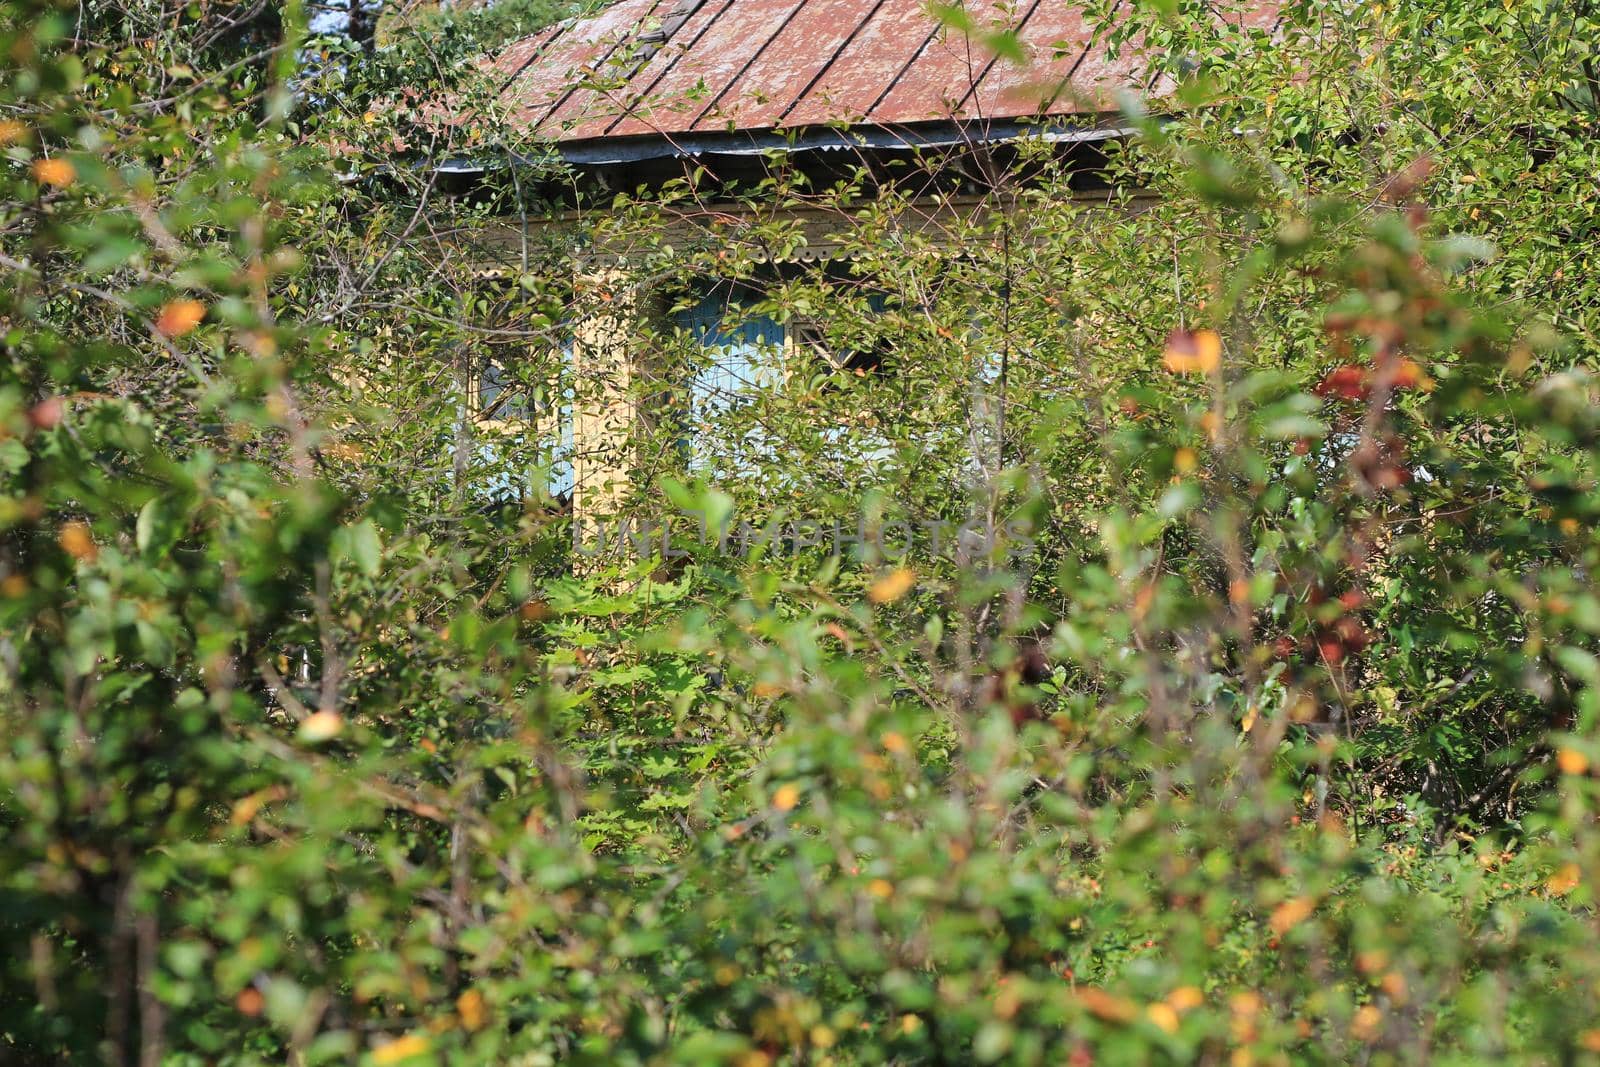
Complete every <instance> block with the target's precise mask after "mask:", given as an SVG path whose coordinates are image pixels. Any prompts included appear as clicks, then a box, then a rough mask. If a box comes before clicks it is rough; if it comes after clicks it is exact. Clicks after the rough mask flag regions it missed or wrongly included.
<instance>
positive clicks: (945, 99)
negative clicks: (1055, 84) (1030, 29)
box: [867, 0, 1027, 123]
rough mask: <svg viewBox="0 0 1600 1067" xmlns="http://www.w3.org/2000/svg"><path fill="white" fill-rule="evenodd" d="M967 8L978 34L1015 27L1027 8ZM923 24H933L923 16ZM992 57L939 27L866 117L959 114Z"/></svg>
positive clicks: (895, 119)
mask: <svg viewBox="0 0 1600 1067" xmlns="http://www.w3.org/2000/svg"><path fill="white" fill-rule="evenodd" d="M968 8H969V14H970V16H971V18H972V20H973V22H974V23H975V24H976V25H977V26H978V27H979V28H980V29H983V30H1001V29H1010V28H1014V27H1015V26H1016V25H1017V23H1018V22H1019V21H1020V19H1021V17H1022V14H1023V13H1025V12H1026V10H1027V9H1026V8H1024V11H1023V12H1018V11H1017V10H1016V8H1015V6H1014V5H1013V4H1011V3H1009V2H1005V0H1001V2H998V3H991V2H986V0H980V2H976V3H973V4H970V5H968ZM923 25H925V26H929V27H932V26H933V25H935V24H934V23H933V22H932V20H931V19H930V18H929V17H928V16H926V15H924V16H923ZM993 59H994V56H993V54H992V53H991V52H989V51H988V50H987V49H985V48H984V47H983V45H982V44H981V43H980V42H979V41H978V40H977V39H976V38H969V37H967V36H966V35H965V34H961V33H957V32H955V31H954V30H952V29H951V28H950V27H948V26H939V27H938V32H937V33H935V34H934V35H933V37H932V38H930V39H928V40H927V43H926V44H925V45H924V46H923V47H922V49H921V50H920V51H918V52H917V54H916V56H915V58H914V59H913V61H912V63H911V64H910V65H909V66H907V67H906V69H905V70H904V71H903V72H902V73H901V75H900V77H899V78H897V79H896V80H895V83H894V85H893V86H891V87H890V89H889V91H888V92H887V93H885V94H884V96H883V99H882V100H880V101H878V103H877V104H876V105H875V106H874V107H873V108H872V110H871V111H869V112H868V113H867V118H868V120H869V121H871V122H877V123H901V122H921V121H925V120H926V119H928V118H931V117H938V118H951V117H954V116H956V115H959V114H960V109H961V102H962V101H963V100H964V99H965V98H966V97H967V94H968V91H969V90H970V89H971V88H972V87H973V86H974V85H975V84H977V82H978V80H979V79H980V78H982V77H983V74H984V72H985V71H986V70H987V69H988V67H989V64H990V62H991V61H992V60H993Z"/></svg>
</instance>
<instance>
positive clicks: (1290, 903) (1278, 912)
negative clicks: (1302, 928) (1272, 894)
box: [1268, 897, 1317, 934]
mask: <svg viewBox="0 0 1600 1067" xmlns="http://www.w3.org/2000/svg"><path fill="white" fill-rule="evenodd" d="M1316 909H1317V902H1316V901H1314V900H1312V899H1311V898H1310V897H1294V898H1293V899H1290V900H1286V901H1284V902H1283V903H1282V904H1279V905H1278V906H1277V908H1275V909H1274V910H1273V912H1272V918H1271V919H1269V920H1268V925H1269V926H1271V927H1272V932H1273V933H1275V934H1283V933H1287V932H1288V931H1289V930H1291V929H1293V928H1294V927H1296V926H1299V925H1300V924H1301V923H1303V922H1305V921H1306V919H1308V918H1309V917H1310V916H1311V913H1312V912H1313V911H1315V910H1316Z"/></svg>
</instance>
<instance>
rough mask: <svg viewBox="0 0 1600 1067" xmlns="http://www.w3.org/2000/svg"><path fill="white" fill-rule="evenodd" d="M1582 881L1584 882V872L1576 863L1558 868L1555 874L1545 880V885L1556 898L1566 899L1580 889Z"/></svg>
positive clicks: (1565, 864) (1564, 864)
mask: <svg viewBox="0 0 1600 1067" xmlns="http://www.w3.org/2000/svg"><path fill="white" fill-rule="evenodd" d="M1581 881H1583V872H1582V871H1580V870H1579V869H1578V865H1577V864H1576V863H1563V864H1562V865H1561V866H1560V867H1558V868H1556V870H1555V873H1554V874H1552V875H1551V876H1550V877H1549V878H1547V879H1545V883H1544V885H1545V888H1546V889H1548V890H1550V892H1552V893H1554V894H1555V895H1556V896H1558V897H1564V896H1566V895H1567V894H1568V893H1570V892H1572V891H1573V890H1574V889H1576V888H1578V883H1579V882H1581Z"/></svg>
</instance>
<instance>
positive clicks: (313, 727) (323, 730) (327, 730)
mask: <svg viewBox="0 0 1600 1067" xmlns="http://www.w3.org/2000/svg"><path fill="white" fill-rule="evenodd" d="M343 729H344V719H342V718H340V717H339V713H338V712H336V711H318V712H313V713H312V714H310V715H307V716H306V720H305V722H303V723H301V724H300V740H302V741H306V742H309V743H311V744H317V743H319V742H322V741H329V740H332V739H333V738H335V737H338V736H339V733H340V731H342V730H343Z"/></svg>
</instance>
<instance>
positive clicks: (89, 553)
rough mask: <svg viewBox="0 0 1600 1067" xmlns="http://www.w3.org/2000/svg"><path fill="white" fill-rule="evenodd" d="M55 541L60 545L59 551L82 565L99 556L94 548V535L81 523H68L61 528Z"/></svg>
mask: <svg viewBox="0 0 1600 1067" xmlns="http://www.w3.org/2000/svg"><path fill="white" fill-rule="evenodd" d="M56 540H57V541H59V542H60V543H61V550H62V551H63V552H65V553H66V554H67V555H69V556H71V557H72V558H73V559H75V560H78V561H80V562H82V563H91V562H93V561H94V558H95V557H96V556H98V555H99V554H100V552H99V550H98V549H97V548H95V544H94V535H93V534H91V533H90V532H89V527H88V526H86V525H84V524H83V523H81V522H69V523H67V524H66V525H65V526H63V527H61V533H60V534H59V535H57V537H56Z"/></svg>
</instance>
